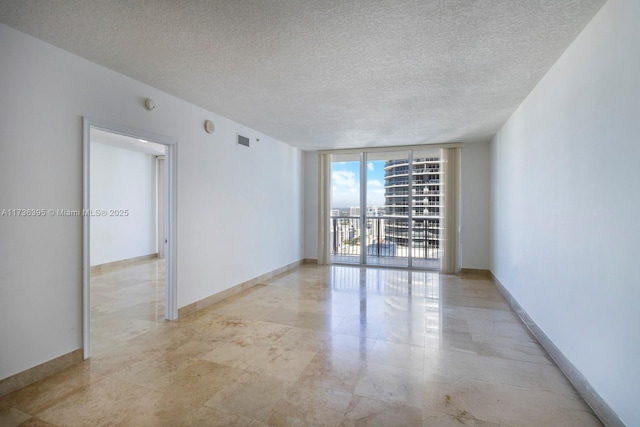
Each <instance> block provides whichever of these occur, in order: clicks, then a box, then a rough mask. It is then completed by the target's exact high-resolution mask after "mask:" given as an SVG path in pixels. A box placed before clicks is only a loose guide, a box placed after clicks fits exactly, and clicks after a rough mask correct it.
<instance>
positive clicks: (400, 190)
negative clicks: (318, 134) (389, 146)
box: [329, 149, 445, 270]
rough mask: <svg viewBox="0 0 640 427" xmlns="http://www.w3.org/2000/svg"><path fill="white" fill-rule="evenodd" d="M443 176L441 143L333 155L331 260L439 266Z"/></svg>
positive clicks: (397, 265)
mask: <svg viewBox="0 0 640 427" xmlns="http://www.w3.org/2000/svg"><path fill="white" fill-rule="evenodd" d="M443 179H444V175H443V173H442V155H441V150H440V149H422V150H405V151H397V152H362V153H359V154H337V155H332V162H331V214H330V218H329V221H330V224H329V232H330V233H329V234H330V258H331V262H333V263H348V264H362V265H383V266H394V267H410V268H421V269H434V270H439V269H440V267H441V259H442V239H443V236H444V230H443V226H444V223H445V221H444V220H443V213H444V209H443V201H444V198H443V194H442V191H441V190H442V188H443V187H442V186H443Z"/></svg>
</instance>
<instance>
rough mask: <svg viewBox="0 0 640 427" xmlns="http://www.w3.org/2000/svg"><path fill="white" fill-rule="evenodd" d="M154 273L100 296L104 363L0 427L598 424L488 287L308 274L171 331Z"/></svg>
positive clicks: (370, 274)
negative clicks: (26, 426)
mask: <svg viewBox="0 0 640 427" xmlns="http://www.w3.org/2000/svg"><path fill="white" fill-rule="evenodd" d="M143 269H144V267H142V269H141V268H140V267H139V266H133V267H131V269H130V270H123V271H121V272H119V273H118V275H117V277H118V278H119V281H120V283H121V284H129V285H130V286H121V287H119V288H118V289H116V288H109V285H106V284H104V289H102V290H100V289H99V286H101V284H100V282H97V283H95V285H96V290H95V292H94V294H93V298H92V304H93V308H94V310H95V311H96V313H97V314H96V316H95V319H94V322H95V323H94V325H95V329H94V330H95V332H96V333H98V334H100V338H101V339H100V340H99V341H100V342H102V345H101V346H100V348H99V349H98V350H99V351H95V352H94V354H95V355H94V357H92V358H91V359H90V360H89V361H86V362H85V363H83V364H81V365H79V366H75V367H73V368H71V369H69V370H67V371H64V372H61V373H59V374H56V375H54V376H52V377H50V378H48V379H46V380H43V381H40V382H38V383H35V384H33V385H31V386H28V387H26V388H24V389H22V390H19V391H17V392H14V393H12V394H10V395H8V396H5V397H3V398H1V399H0V424H3V423H4V424H3V425H5V424H6V425H18V424H20V423H21V422H27V423H31V424H29V425H54V426H56V425H57V426H83V425H107V424H108V425H132V426H133V425H172V426H174V425H175V426H194V425H196V426H197V425H202V426H216V425H219V426H228V425H251V426H268V425H273V426H289V425H324V426H355V425H384V426H387V425H388V426H396V425H405V426H432V425H433V426H441V425H442V426H447V425H487V426H490V425H519V426H540V425H562V426H581V427H582V426H599V425H601V424H600V422H599V421H598V420H597V419H596V418H595V416H594V415H593V413H592V412H591V410H590V409H589V408H588V406H587V405H586V404H585V403H584V402H583V401H582V400H581V399H580V397H579V396H578V395H577V393H576V392H575V390H574V389H573V388H572V386H571V385H570V383H569V382H568V381H567V380H566V378H565V377H564V376H563V375H562V373H561V372H560V370H559V369H558V368H557V366H555V365H554V363H553V362H552V361H551V360H550V359H549V358H548V356H547V355H546V353H545V352H544V350H543V349H542V348H541V347H540V345H539V344H538V343H537V342H536V340H535V339H534V338H533V337H532V336H531V335H530V334H529V333H528V332H527V330H526V328H525V327H524V326H523V325H522V324H521V323H520V322H519V320H518V318H517V316H516V315H515V314H514V313H513V312H512V311H511V310H510V309H509V306H508V305H507V303H506V302H505V301H504V299H503V298H502V297H501V296H500V294H499V292H498V291H497V289H496V288H495V286H494V285H493V283H492V282H491V281H490V280H488V279H487V278H485V277H481V276H451V275H441V274H438V273H434V272H427V271H407V270H391V269H383V268H371V269H366V268H361V267H352V266H330V267H326V266H312V265H304V266H302V267H300V268H297V269H295V270H292V271H290V272H288V273H285V274H283V275H280V276H277V277H274V278H272V279H270V280H268V281H266V282H264V283H261V284H259V285H256V286H254V287H252V288H250V289H248V290H246V291H244V292H241V293H239V294H236V295H234V296H231V297H229V298H227V299H225V300H223V301H220V302H219V303H217V304H215V305H212V306H210V307H208V308H206V309H203V310H200V311H198V312H196V313H194V314H192V315H190V316H188V317H184V318H182V319H180V320H178V321H177V322H165V321H162V320H161V314H160V313H161V310H160V308H161V306H162V302H161V293H159V292H157V288H154V285H153V284H152V283H153V281H154V280H155V278H153V277H151V276H152V275H153V274H154V273H153V271H147V272H146V273H145V272H143ZM145 275H147V276H145ZM114 292H115V293H114ZM144 295H146V297H144ZM147 297H148V298H147ZM115 313H118V315H115ZM92 326H93V325H92ZM47 423H48V424H47Z"/></svg>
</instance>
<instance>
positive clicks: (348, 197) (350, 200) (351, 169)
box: [331, 160, 384, 208]
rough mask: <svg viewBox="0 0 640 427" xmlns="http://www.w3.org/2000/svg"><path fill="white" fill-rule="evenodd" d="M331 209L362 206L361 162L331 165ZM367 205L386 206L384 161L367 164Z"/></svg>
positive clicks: (334, 163)
mask: <svg viewBox="0 0 640 427" xmlns="http://www.w3.org/2000/svg"><path fill="white" fill-rule="evenodd" d="M331 191H332V193H331V207H333V208H348V207H351V206H360V162H333V163H331ZM367 205H368V206H384V161H382V160H374V161H370V162H367Z"/></svg>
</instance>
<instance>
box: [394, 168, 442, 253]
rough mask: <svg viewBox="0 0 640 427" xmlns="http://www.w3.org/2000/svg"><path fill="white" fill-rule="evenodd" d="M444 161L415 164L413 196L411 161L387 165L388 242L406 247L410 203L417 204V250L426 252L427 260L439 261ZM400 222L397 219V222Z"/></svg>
mask: <svg viewBox="0 0 640 427" xmlns="http://www.w3.org/2000/svg"><path fill="white" fill-rule="evenodd" d="M441 164H442V160H441V159H440V158H439V157H429V158H419V159H414V160H413V171H412V173H413V182H412V185H411V187H412V190H411V195H409V161H408V160H391V161H388V162H385V166H384V170H385V177H384V181H385V185H384V197H385V215H386V216H387V217H394V219H391V218H388V219H387V220H386V221H385V224H384V232H385V242H389V243H395V244H397V245H398V246H404V247H406V246H407V245H408V238H409V221H408V217H409V200H410V199H411V201H412V204H413V210H412V212H411V214H412V220H413V227H412V230H411V231H412V238H413V248H424V249H425V250H426V254H425V255H426V256H425V257H426V258H437V257H438V249H439V248H440V239H441V225H442V216H441V214H442V189H441V177H442V168H441ZM395 218H397V219H395Z"/></svg>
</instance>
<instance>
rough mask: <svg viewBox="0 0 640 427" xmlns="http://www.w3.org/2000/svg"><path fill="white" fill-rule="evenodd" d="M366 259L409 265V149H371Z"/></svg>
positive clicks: (368, 165)
mask: <svg viewBox="0 0 640 427" xmlns="http://www.w3.org/2000/svg"><path fill="white" fill-rule="evenodd" d="M366 159H367V167H366V175H367V187H366V202H367V209H366V212H365V217H364V223H365V233H364V234H365V236H366V244H365V251H366V252H365V253H366V257H365V263H366V264H369V265H386V266H395V267H409V266H410V261H409V239H410V236H409V209H410V203H409V202H410V200H409V188H410V186H411V185H410V183H411V181H410V173H409V172H410V170H409V153H408V152H406V151H404V152H388V153H387V152H385V153H367V157H366Z"/></svg>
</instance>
